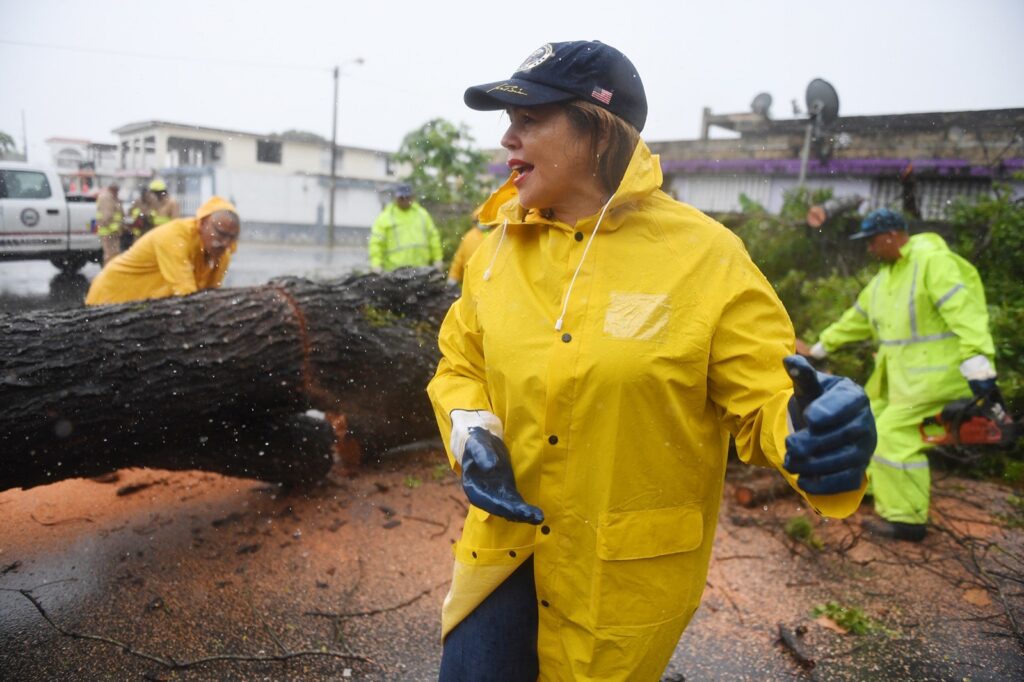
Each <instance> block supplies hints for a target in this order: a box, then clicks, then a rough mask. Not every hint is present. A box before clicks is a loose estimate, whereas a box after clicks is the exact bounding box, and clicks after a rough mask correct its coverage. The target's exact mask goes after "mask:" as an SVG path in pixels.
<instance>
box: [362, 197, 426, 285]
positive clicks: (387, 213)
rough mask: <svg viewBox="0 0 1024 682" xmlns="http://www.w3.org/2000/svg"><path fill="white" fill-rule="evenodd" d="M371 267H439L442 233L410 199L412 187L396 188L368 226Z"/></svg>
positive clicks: (382, 269) (383, 268)
mask: <svg viewBox="0 0 1024 682" xmlns="http://www.w3.org/2000/svg"><path fill="white" fill-rule="evenodd" d="M369 252H370V267H371V268H373V269H374V270H375V271H378V272H380V271H385V272H386V271H388V270H394V269H395V268H400V267H405V266H426V265H433V266H434V267H438V268H439V267H441V235H440V234H439V233H438V231H437V228H436V227H435V226H434V221H433V219H432V218H431V217H430V214H429V213H427V209H425V208H423V207H422V206H420V205H419V204H418V203H417V202H416V201H415V200H414V199H413V192H412V186H410V185H406V184H402V185H399V186H398V187H396V188H395V200H394V201H393V202H391V203H389V204H388V205H387V206H385V207H384V210H383V211H381V212H380V215H378V216H377V219H376V220H375V221H373V227H371V228H370V243H369Z"/></svg>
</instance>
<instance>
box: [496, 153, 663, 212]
mask: <svg viewBox="0 0 1024 682" xmlns="http://www.w3.org/2000/svg"><path fill="white" fill-rule="evenodd" d="M515 177H516V174H515V173H513V174H512V175H510V176H509V177H508V179H507V180H505V182H504V184H502V186H501V187H499V188H498V189H497V190H495V191H494V193H493V194H491V196H490V198H489V199H488V200H487V201H485V202H484V204H483V206H481V207H480V224H481V225H500V224H501V223H502V222H504V221H505V220H508V221H509V222H510V223H522V222H526V219H527V214H528V213H529V212H530V211H529V209H527V208H525V207H523V206H522V205H521V204H520V203H519V190H517V189H516V186H515V185H513V184H512V180H513V179H514V178H515ZM661 183H662V175H661V161H660V159H659V157H658V155H657V154H652V153H651V150H650V148H649V147H648V146H647V144H646V143H645V142H644V141H643V140H640V141H639V142H637V145H636V149H634V150H633V156H632V157H631V158H630V160H629V165H628V166H627V167H626V172H625V174H623V176H622V182H620V183H619V186H618V188H617V189H616V190H615V196H614V198H613V199H612V202H611V204H610V205H609V207H608V208H609V210H612V211H614V210H615V209H616V208H617V207H619V206H622V205H624V204H627V203H630V202H632V201H635V200H637V199H641V198H643V197H646V196H648V195H649V194H651V193H652V192H654V191H655V190H658V189H660V188H661Z"/></svg>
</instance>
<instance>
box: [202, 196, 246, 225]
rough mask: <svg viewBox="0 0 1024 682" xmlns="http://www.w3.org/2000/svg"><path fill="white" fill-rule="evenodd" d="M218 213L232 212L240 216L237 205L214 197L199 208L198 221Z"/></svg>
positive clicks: (222, 198)
mask: <svg viewBox="0 0 1024 682" xmlns="http://www.w3.org/2000/svg"><path fill="white" fill-rule="evenodd" d="M217 211H231V212H232V213H234V214H235V215H238V209H237V208H235V205H234V204H232V203H231V202H230V201H228V200H227V199H225V198H224V197H217V196H213V197H210V198H209V199H208V200H207V201H206V203H205V204H203V205H202V206H200V207H199V210H198V211H196V220H202V219H203V218H205V217H206V216H208V215H213V214H214V213H216V212H217Z"/></svg>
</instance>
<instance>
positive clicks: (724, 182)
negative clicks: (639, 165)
mask: <svg viewBox="0 0 1024 682" xmlns="http://www.w3.org/2000/svg"><path fill="white" fill-rule="evenodd" d="M805 184H806V185H807V186H808V187H810V188H813V189H817V188H819V187H831V188H832V189H833V191H834V194H835V195H836V196H847V195H851V194H859V195H861V196H862V197H869V196H870V195H871V180H870V179H869V178H865V179H845V178H833V179H829V178H808V179H807V181H806V183H805ZM796 186H797V179H796V178H795V177H794V178H790V177H776V176H767V175H704V176H698V175H691V176H677V177H675V178H674V179H673V180H672V184H671V187H670V192H671V193H672V194H673V195H674V196H675V197H676V198H677V199H679V200H680V201H683V202H685V203H687V204H690V205H692V206H694V207H696V208H699V209H700V210H702V211H712V212H730V211H739V210H740V194H746V195H747V197H749V198H750V199H752V200H754V201H756V202H757V203H759V204H761V205H762V206H764V207H765V208H766V209H767V210H768V211H770V212H771V213H778V212H779V211H780V210H782V202H783V199H784V196H783V195H784V193H785V192H787V191H789V190H792V189H794V188H795V187H796Z"/></svg>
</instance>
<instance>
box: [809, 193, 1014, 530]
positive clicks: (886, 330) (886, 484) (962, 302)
mask: <svg viewBox="0 0 1024 682" xmlns="http://www.w3.org/2000/svg"><path fill="white" fill-rule="evenodd" d="M851 239H866V240H868V242H867V246H868V251H869V252H870V253H871V254H872V255H873V256H875V257H876V258H878V259H879V260H881V261H882V262H883V266H882V269H881V270H880V271H879V272H878V274H877V275H875V276H874V278H873V279H872V280H871V281H870V282H868V285H867V286H866V287H864V289H863V291H861V292H860V294H859V295H858V296H857V302H856V303H855V304H854V305H853V307H852V308H849V309H848V310H846V312H844V313H843V315H842V317H840V319H839V320H838V321H837V322H835V323H834V324H832V325H830V326H829V327H828V328H826V329H825V330H824V331H822V332H821V334H820V335H819V337H818V342H817V343H816V344H815V345H814V346H813V347H807V345H806V344H804V343H802V342H798V343H797V351H798V352H802V353H804V354H805V355H810V356H811V357H814V358H818V359H821V358H824V357H825V356H826V355H827V354H828V353H829V352H830V351H833V350H835V349H837V348H839V347H840V346H843V345H845V344H847V343H851V342H854V341H863V340H866V339H871V340H872V341H874V342H875V343H877V344H878V354H877V356H876V359H875V370H874V372H873V373H872V375H871V378H870V379H869V380H868V382H867V385H866V386H865V388H866V390H867V394H868V397H869V398H870V399H871V410H872V412H873V413H874V415H875V420H876V424H877V428H878V446H877V448H876V449H875V454H874V456H873V457H872V459H871V464H870V465H869V467H868V479H869V481H870V488H869V492H870V493H871V494H873V495H874V498H875V511H876V512H877V514H878V515H879V516H880V517H881V521H874V520H867V521H865V522H864V525H865V527H866V528H867V530H868V531H869V532H872V533H874V534H877V535H879V536H881V537H886V538H893V539H900V540H911V541H919V540H921V539H923V538H924V536H925V531H926V528H927V523H928V505H929V495H930V484H931V478H930V474H929V470H928V457H927V455H926V450H927V448H928V447H929V446H928V445H927V444H926V443H925V442H924V441H923V440H922V438H921V435H920V432H919V430H918V426H919V424H920V423H921V420H922V419H924V418H925V417H929V416H933V415H935V414H936V413H938V412H939V411H940V410H941V409H942V407H943V406H944V405H945V404H946V403H948V402H950V401H952V400H956V399H958V398H965V397H969V396H970V395H971V394H972V392H973V394H974V395H976V396H978V397H981V396H984V395H988V394H989V393H991V392H993V391H995V390H996V385H995V379H996V372H995V368H994V367H993V364H992V357H993V354H994V346H993V343H992V335H991V333H990V332H989V324H988V312H987V310H986V308H985V290H984V288H983V287H982V284H981V278H980V277H979V276H978V271H977V270H976V269H975V268H974V266H973V265H971V264H970V263H968V262H967V261H966V260H964V259H963V258H961V257H960V256H958V255H957V254H955V253H953V252H952V251H951V250H950V249H949V247H948V246H947V245H946V242H945V241H943V239H942V237H940V236H939V235H937V234H934V233H923V234H916V235H914V236H909V234H908V233H907V223H906V221H905V220H904V219H903V217H902V216H901V215H900V214H899V213H896V212H894V211H890V210H888V209H879V210H877V211H873V212H871V213H869V214H868V215H867V216H866V217H865V219H864V221H863V223H862V224H861V227H860V230H859V231H858V233H857V234H854V235H853V236H852V237H851Z"/></svg>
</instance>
